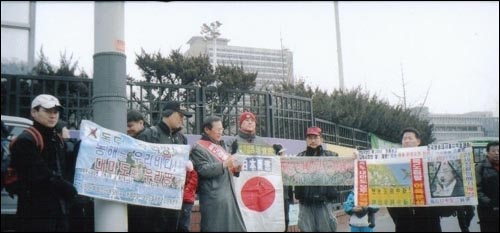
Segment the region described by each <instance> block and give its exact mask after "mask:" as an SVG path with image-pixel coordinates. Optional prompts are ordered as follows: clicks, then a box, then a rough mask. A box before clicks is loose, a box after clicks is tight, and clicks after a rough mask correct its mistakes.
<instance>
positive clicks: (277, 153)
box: [273, 144, 283, 155]
mask: <svg viewBox="0 0 500 233" xmlns="http://www.w3.org/2000/svg"><path fill="white" fill-rule="evenodd" d="M273 149H274V154H276V155H279V153H280V151H281V150H283V146H282V145H281V144H274V145H273Z"/></svg>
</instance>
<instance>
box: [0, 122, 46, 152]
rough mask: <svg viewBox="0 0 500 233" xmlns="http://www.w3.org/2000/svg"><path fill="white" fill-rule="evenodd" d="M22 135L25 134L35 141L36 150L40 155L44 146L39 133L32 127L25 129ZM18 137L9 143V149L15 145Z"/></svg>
mask: <svg viewBox="0 0 500 233" xmlns="http://www.w3.org/2000/svg"><path fill="white" fill-rule="evenodd" d="M23 133H27V134H29V135H31V137H32V138H33V139H34V140H35V145H36V147H37V148H38V152H39V153H42V151H43V148H45V144H44V143H43V137H42V134H40V132H39V131H38V130H37V129H36V128H35V127H33V126H31V127H29V128H26V129H25V130H24V131H23ZM18 137H19V136H18ZM18 137H16V138H14V139H12V140H11V141H10V143H9V149H11V148H12V146H13V145H14V143H16V141H17V138H18Z"/></svg>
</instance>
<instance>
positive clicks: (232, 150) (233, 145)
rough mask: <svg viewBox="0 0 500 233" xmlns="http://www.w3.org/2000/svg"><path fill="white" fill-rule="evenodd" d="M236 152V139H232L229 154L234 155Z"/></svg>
mask: <svg viewBox="0 0 500 233" xmlns="http://www.w3.org/2000/svg"><path fill="white" fill-rule="evenodd" d="M236 152H238V140H234V141H233V143H232V144H231V154H232V155H234V154H236Z"/></svg>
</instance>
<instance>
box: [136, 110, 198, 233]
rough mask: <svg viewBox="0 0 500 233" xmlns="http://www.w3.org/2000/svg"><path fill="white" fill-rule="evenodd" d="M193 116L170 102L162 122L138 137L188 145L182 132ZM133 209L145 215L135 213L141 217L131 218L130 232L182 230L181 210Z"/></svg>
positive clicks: (145, 139)
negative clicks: (180, 227)
mask: <svg viewBox="0 0 500 233" xmlns="http://www.w3.org/2000/svg"><path fill="white" fill-rule="evenodd" d="M191 116H192V114H191V113H190V112H187V111H186V110H185V109H183V108H181V104H180V103H179V102H177V101H169V102H167V103H166V104H165V107H164V108H163V115H162V118H161V121H160V122H159V123H158V124H157V125H155V126H152V127H150V128H149V129H147V130H144V131H142V132H141V133H140V134H139V135H137V139H139V140H142V141H145V142H151V143H161V144H180V145H187V143H188V141H187V138H186V136H184V134H182V132H181V130H182V126H183V124H184V117H188V118H189V117H191ZM189 179H190V176H189V174H188V177H187V178H186V181H188V180H189ZM196 179H197V178H196ZM186 183H187V182H186ZM183 207H184V205H183ZM131 209H132V210H134V211H137V212H145V214H142V213H135V214H133V215H136V216H137V214H138V215H140V216H139V219H134V218H132V219H131V218H129V230H130V231H134V232H135V231H137V232H139V231H140V232H146V231H152V232H175V231H178V230H181V229H177V228H178V227H177V226H178V224H179V217H180V214H181V211H179V210H172V209H162V208H154V207H138V206H134V207H132V208H131ZM189 212H191V211H189ZM135 221H138V222H135Z"/></svg>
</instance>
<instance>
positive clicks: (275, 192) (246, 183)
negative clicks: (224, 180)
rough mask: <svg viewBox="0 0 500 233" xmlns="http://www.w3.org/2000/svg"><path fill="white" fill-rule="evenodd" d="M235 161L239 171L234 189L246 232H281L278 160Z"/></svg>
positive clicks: (282, 214) (282, 212) (241, 157)
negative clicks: (241, 166)
mask: <svg viewBox="0 0 500 233" xmlns="http://www.w3.org/2000/svg"><path fill="white" fill-rule="evenodd" d="M237 160H239V161H241V162H242V163H243V169H242V171H241V173H240V177H238V178H235V179H234V185H235V189H236V197H237V199H238V205H239V206H240V210H241V213H242V215H243V220H244V221H245V225H246V228H247V231H249V232H270V231H274V232H283V231H285V209H284V201H283V182H282V180H281V163H280V157H279V156H246V155H238V156H237Z"/></svg>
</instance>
